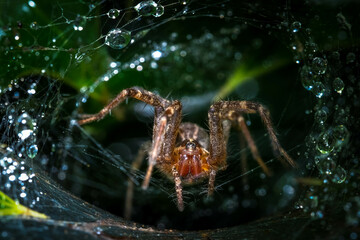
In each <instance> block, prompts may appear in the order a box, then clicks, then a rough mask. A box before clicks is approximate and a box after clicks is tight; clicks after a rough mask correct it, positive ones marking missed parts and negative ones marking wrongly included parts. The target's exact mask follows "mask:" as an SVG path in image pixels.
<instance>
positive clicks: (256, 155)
mask: <svg viewBox="0 0 360 240" xmlns="http://www.w3.org/2000/svg"><path fill="white" fill-rule="evenodd" d="M237 123H238V125H239V127H240V130H241V132H242V134H243V136H244V137H245V140H246V141H247V143H248V145H249V148H250V151H251V154H252V156H253V158H254V159H255V160H256V161H257V163H258V164H259V165H260V167H261V168H262V170H263V171H264V172H265V174H266V175H268V176H271V175H272V172H271V171H270V169H269V168H268V167H267V166H266V164H265V163H264V161H263V160H262V159H261V157H260V154H259V151H258V149H257V147H256V144H255V142H254V140H253V138H252V137H251V134H250V131H249V129H248V128H247V126H246V123H245V120H244V117H243V116H240V117H238V118H237Z"/></svg>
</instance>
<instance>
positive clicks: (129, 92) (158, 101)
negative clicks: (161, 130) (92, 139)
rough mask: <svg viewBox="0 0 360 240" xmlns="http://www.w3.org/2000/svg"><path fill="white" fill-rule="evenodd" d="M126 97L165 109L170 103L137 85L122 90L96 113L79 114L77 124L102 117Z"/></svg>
mask: <svg viewBox="0 0 360 240" xmlns="http://www.w3.org/2000/svg"><path fill="white" fill-rule="evenodd" d="M128 97H131V98H135V99H138V100H140V101H142V102H145V103H147V104H150V105H151V106H154V107H157V106H158V107H161V109H165V108H166V107H167V106H168V105H170V102H169V101H168V100H166V99H164V98H162V97H159V96H157V95H155V94H154V93H152V92H149V91H147V90H145V89H142V88H139V87H131V88H127V89H124V90H122V91H121V92H120V93H119V94H118V95H117V96H116V97H115V98H114V99H113V100H112V101H111V102H110V103H109V104H108V105H106V106H105V107H104V108H103V109H101V110H100V111H99V112H98V113H96V114H84V115H80V118H82V119H81V120H78V123H79V125H83V124H86V123H91V122H94V121H99V120H101V119H103V118H104V117H105V116H106V115H107V114H109V113H110V111H111V110H112V109H113V108H115V107H116V106H118V105H119V104H120V103H122V102H123V101H124V100H125V99H126V98H128Z"/></svg>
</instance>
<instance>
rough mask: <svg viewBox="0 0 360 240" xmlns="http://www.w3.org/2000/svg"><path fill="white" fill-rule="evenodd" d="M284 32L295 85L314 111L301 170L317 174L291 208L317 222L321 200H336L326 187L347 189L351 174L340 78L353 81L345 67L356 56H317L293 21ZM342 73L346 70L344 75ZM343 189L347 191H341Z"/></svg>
mask: <svg viewBox="0 0 360 240" xmlns="http://www.w3.org/2000/svg"><path fill="white" fill-rule="evenodd" d="M290 32H291V38H292V41H293V44H292V45H291V49H292V50H293V51H294V55H295V62H296V63H297V64H299V65H301V66H300V70H299V76H300V81H301V83H302V85H303V87H304V88H305V89H306V90H307V91H309V92H311V93H312V94H313V96H315V99H316V100H317V103H316V106H315V107H314V110H309V111H308V113H314V115H313V116H314V124H313V129H312V131H311V133H310V134H309V135H308V137H307V138H306V142H305V144H306V148H307V149H306V151H305V152H304V156H305V159H306V161H307V164H306V168H307V169H308V170H310V171H311V172H313V170H314V169H316V170H317V172H318V174H319V175H318V178H316V177H314V178H313V179H311V181H310V185H312V186H311V187H310V189H309V191H308V192H307V193H306V196H305V197H304V198H303V199H302V200H300V201H298V202H297V204H296V206H295V207H296V208H297V209H302V210H304V211H305V212H309V213H310V214H311V216H312V217H314V218H323V215H324V214H323V211H324V210H325V202H326V201H332V200H334V199H335V197H336V194H333V193H332V192H331V190H329V189H332V188H339V186H341V184H345V185H348V182H349V180H348V179H349V178H351V176H352V175H353V172H352V171H351V170H345V169H344V156H346V152H345V151H346V147H347V143H348V142H349V139H350V137H351V131H350V130H349V129H348V128H349V126H351V121H352V119H351V115H350V111H351V110H350V108H351V103H352V101H348V100H347V99H349V98H350V99H352V96H353V91H352V87H351V85H346V84H345V82H344V81H343V79H344V76H346V77H347V78H348V79H350V81H351V79H352V78H353V79H354V78H355V77H352V78H351V76H352V75H351V71H352V70H350V69H351V68H352V65H351V64H353V65H354V63H355V61H356V56H355V54H354V53H352V52H350V53H344V52H338V51H334V52H330V53H326V54H325V53H323V52H321V51H320V50H319V47H318V45H317V44H316V43H315V42H314V41H313V38H312V37H311V30H310V29H303V26H302V24H301V23H300V22H293V23H292V24H291V29H290ZM304 36H305V38H304ZM344 54H346V55H344ZM345 69H347V70H346V71H344V70H345ZM352 82H353V83H354V82H355V81H352ZM344 92H345V94H344ZM346 102H347V103H348V104H347V105H346V104H345V103H346ZM343 189H344V191H347V190H346V188H343ZM355 200H356V204H355V205H356V208H357V209H360V204H358V203H360V201H358V199H355ZM349 209H350V208H349ZM345 211H347V210H346V209H345ZM348 212H350V210H349V211H348ZM359 212H360V211H359ZM359 216H360V215H359ZM350 218H351V217H350ZM351 219H352V220H349V221H357V222H358V221H359V219H360V217H356V219H355V217H353V218H351ZM354 219H355V220H354Z"/></svg>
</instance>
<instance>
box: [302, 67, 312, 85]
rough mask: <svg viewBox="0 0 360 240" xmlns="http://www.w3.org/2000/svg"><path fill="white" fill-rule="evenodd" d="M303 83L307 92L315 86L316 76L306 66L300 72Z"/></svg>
mask: <svg viewBox="0 0 360 240" xmlns="http://www.w3.org/2000/svg"><path fill="white" fill-rule="evenodd" d="M300 78H301V83H302V85H303V86H304V88H305V89H306V90H311V89H312V88H313V86H314V80H313V79H314V76H313V74H312V71H311V69H310V68H309V67H308V66H306V65H304V66H303V67H302V68H301V71H300Z"/></svg>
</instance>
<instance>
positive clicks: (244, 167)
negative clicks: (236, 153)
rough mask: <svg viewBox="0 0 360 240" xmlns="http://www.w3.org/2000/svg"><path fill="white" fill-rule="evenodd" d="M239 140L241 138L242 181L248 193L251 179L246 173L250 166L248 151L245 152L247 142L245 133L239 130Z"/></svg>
mask: <svg viewBox="0 0 360 240" xmlns="http://www.w3.org/2000/svg"><path fill="white" fill-rule="evenodd" d="M239 140H240V149H242V150H241V152H240V155H241V156H240V158H241V175H242V176H243V177H242V182H243V190H244V191H245V193H247V190H248V185H249V179H248V177H247V175H246V173H247V171H248V166H247V161H246V153H245V151H244V150H245V148H246V143H245V141H246V140H245V137H244V135H243V134H242V133H241V132H239Z"/></svg>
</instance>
